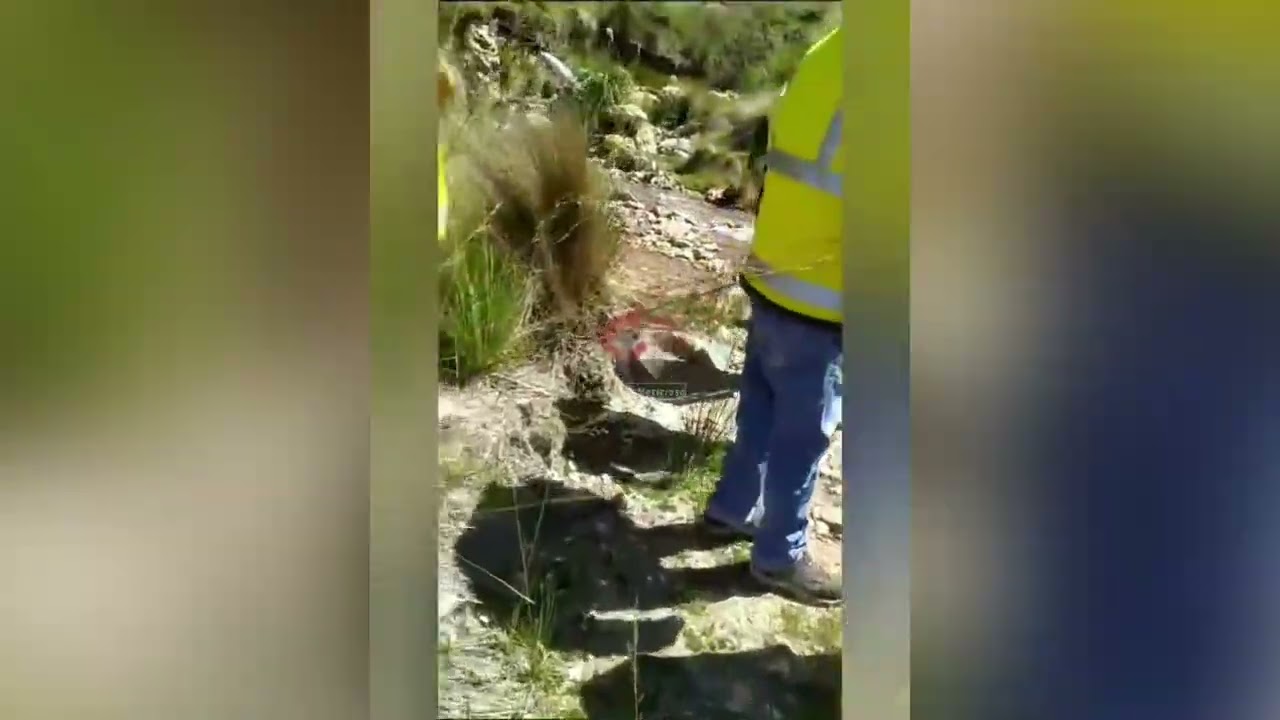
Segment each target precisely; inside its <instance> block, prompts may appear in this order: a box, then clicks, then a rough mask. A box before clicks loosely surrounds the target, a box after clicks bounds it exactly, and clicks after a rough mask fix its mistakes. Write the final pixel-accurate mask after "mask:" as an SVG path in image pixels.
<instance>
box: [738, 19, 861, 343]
mask: <svg viewBox="0 0 1280 720" xmlns="http://www.w3.org/2000/svg"><path fill="white" fill-rule="evenodd" d="M843 66H844V49H843V44H842V42H841V32H840V30H839V29H836V30H835V31H833V32H832V33H831V34H829V35H827V36H826V37H824V38H822V39H821V40H819V41H818V42H817V43H816V44H815V45H814V46H813V47H812V48H810V49H809V52H808V53H807V54H806V55H805V57H804V59H803V60H802V61H801V62H800V66H799V67H798V68H797V70H796V73H795V75H794V76H793V77H792V79H791V82H790V83H788V85H787V87H786V89H785V90H784V91H783V93H782V97H780V98H779V99H778V101H777V103H776V104H775V106H774V109H773V113H772V115H771V117H770V118H769V130H770V144H769V151H768V154H767V155H766V156H765V162H766V172H765V180H764V195H763V197H762V199H761V202H760V211H759V213H758V215H757V217H756V227H755V237H754V239H753V241H752V245H751V257H750V259H749V260H748V264H747V267H746V268H745V269H744V272H743V278H744V280H745V281H746V282H747V283H748V284H749V285H750V286H751V288H752V289H754V290H756V291H757V292H759V293H760V294H761V295H763V296H764V297H765V298H767V299H769V300H771V301H773V302H774V303H776V304H778V305H780V306H781V307H783V308H785V309H787V310H791V311H793V312H796V313H799V314H801V315H805V316H807V317H811V318H815V319H818V320H824V321H827V322H835V323H839V322H841V320H842V318H843V313H842V312H841V295H842V293H843V290H844V284H843V279H842V272H841V265H842V253H841V241H842V233H841V230H842V227H841V226H842V218H843V213H844V211H843V206H844V202H843V199H842V198H843V184H844V142H843V122H844V121H843V117H842V115H841V103H842V95H843V87H844V74H843V72H842V70H843Z"/></svg>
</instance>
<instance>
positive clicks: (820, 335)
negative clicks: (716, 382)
mask: <svg viewBox="0 0 1280 720" xmlns="http://www.w3.org/2000/svg"><path fill="white" fill-rule="evenodd" d="M843 356H844V353H843V350H842V348H841V333H840V331H839V330H838V329H835V328H829V329H828V328H823V327H820V326H817V325H814V324H810V323H806V322H803V321H801V320H799V319H797V318H795V317H793V316H791V315H788V314H786V313H785V312H783V311H781V310H779V309H778V308H776V307H774V306H772V305H770V304H769V303H767V302H764V301H761V300H758V299H756V298H752V302H751V320H750V324H749V326H748V329H747V348H746V362H745V367H744V368H743V371H742V380H741V386H740V388H739V397H738V415H737V422H738V436H737V439H736V441H735V442H734V444H733V447H732V448H731V449H730V450H729V454H728V456H727V457H726V458H725V461H724V471H723V474H722V475H721V477H720V482H719V483H718V484H717V485H716V490H715V492H714V493H713V494H712V496H711V500H710V502H709V503H708V505H707V515H708V516H710V517H711V518H712V519H714V520H717V521H720V522H723V523H726V524H728V525H731V526H733V527H736V528H738V529H740V530H743V531H744V532H754V535H755V543H754V547H753V548H752V553H751V561H752V563H753V564H754V565H755V566H756V567H757V568H760V569H762V570H780V569H785V568H787V567H790V566H791V565H794V564H795V562H796V561H797V560H799V559H800V558H801V557H802V556H803V555H804V553H805V547H806V544H807V534H808V532H807V531H808V526H809V504H810V502H811V501H812V499H813V488H814V483H815V482H816V481H817V478H818V463H819V461H820V460H821V459H822V456H823V454H824V453H825V452H826V451H827V447H828V446H829V445H830V442H831V434H832V433H833V432H834V431H835V429H836V425H837V424H838V423H839V422H840V409H841V406H840V396H841V382H842V375H841V362H842V360H843Z"/></svg>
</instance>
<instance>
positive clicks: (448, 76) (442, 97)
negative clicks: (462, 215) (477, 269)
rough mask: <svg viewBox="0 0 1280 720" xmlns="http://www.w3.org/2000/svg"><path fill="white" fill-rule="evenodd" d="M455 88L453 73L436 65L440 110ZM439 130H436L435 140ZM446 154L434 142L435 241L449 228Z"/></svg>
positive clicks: (450, 98)
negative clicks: (445, 167) (445, 172)
mask: <svg viewBox="0 0 1280 720" xmlns="http://www.w3.org/2000/svg"><path fill="white" fill-rule="evenodd" d="M456 92H457V87H456V84H455V82H454V79H453V73H452V72H451V71H450V69H449V67H448V66H447V65H445V64H444V63H443V62H440V63H439V64H438V69H437V71H436V96H437V99H438V100H439V108H440V110H442V111H443V110H444V109H445V108H447V107H448V106H449V104H450V102H452V101H453V97H454V94H455V93H456ZM438 137H439V130H437V138H438ZM447 157H448V154H447V153H446V152H445V147H444V142H443V141H440V140H437V141H436V167H437V170H436V173H437V175H436V239H437V240H444V235H445V230H446V229H447V228H448V226H449V189H448V186H447V185H446V183H445V175H444V166H445V161H446V159H447Z"/></svg>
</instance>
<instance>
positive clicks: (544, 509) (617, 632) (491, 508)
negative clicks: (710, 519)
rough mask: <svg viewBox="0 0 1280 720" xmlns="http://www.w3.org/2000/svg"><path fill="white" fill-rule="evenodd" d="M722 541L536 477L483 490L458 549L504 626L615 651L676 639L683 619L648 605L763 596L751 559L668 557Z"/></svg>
mask: <svg viewBox="0 0 1280 720" xmlns="http://www.w3.org/2000/svg"><path fill="white" fill-rule="evenodd" d="M724 544H725V541H724V540H718V539H712V538H708V537H705V536H704V535H703V534H701V533H699V532H698V529H697V527H696V526H695V525H693V524H678V525H669V526H665V527H658V528H652V529H646V528H640V527H637V526H636V525H635V524H634V523H633V522H632V521H631V520H630V519H629V518H627V516H626V515H625V514H624V513H623V512H622V506H621V499H620V498H619V499H617V500H612V499H608V498H604V497H601V496H599V495H595V494H592V493H589V492H585V491H582V490H577V489H574V488H569V487H567V486H565V485H563V484H561V483H559V482H556V481H552V480H547V479H541V478H536V479H531V480H527V481H525V482H523V483H521V484H520V485H518V486H515V487H512V486H509V485H502V484H499V483H494V484H492V485H489V486H488V487H487V488H485V490H484V491H483V494H482V497H481V499H480V503H479V505H478V506H477V508H476V510H475V513H474V514H473V516H472V518H471V521H470V523H469V526H468V528H467V530H466V531H464V532H463V534H462V535H461V537H460V538H459V539H458V542H457V544H456V545H455V546H454V552H455V554H456V556H457V558H458V566H459V568H460V569H461V570H462V572H463V574H464V575H466V577H467V579H468V581H469V583H470V585H471V587H472V590H473V591H474V593H475V595H476V598H477V599H478V600H479V601H480V603H481V609H482V611H483V612H484V613H485V614H487V615H488V616H490V617H491V618H493V619H494V620H495V621H496V622H498V623H502V624H504V625H505V624H509V623H510V624H516V623H519V624H521V625H522V626H523V627H524V628H525V629H526V630H528V629H532V630H534V632H536V633H537V636H538V639H539V641H540V642H542V643H543V644H544V645H546V646H547V647H548V648H550V649H553V650H560V651H582V652H586V653H588V654H591V655H597V656H606V655H611V656H616V655H627V654H630V653H632V652H640V653H649V652H656V651H658V650H661V649H663V648H666V647H670V646H671V645H673V644H674V643H675V642H676V639H677V638H678V637H679V634H680V631H681V629H682V628H683V626H684V621H683V620H682V619H681V618H680V617H679V616H677V615H674V614H670V613H668V614H665V615H664V614H662V613H661V612H659V613H657V614H656V615H657V616H654V614H652V613H647V612H644V611H661V610H664V609H667V608H672V607H674V606H676V605H680V604H682V603H685V602H689V601H692V600H706V601H716V600H721V599H725V598H728V597H732V596H744V595H745V596H752V595H759V594H761V593H762V592H763V591H762V590H761V589H760V588H759V587H758V586H756V585H755V584H754V582H753V581H752V580H751V578H750V575H749V574H748V572H747V567H746V564H745V563H735V564H732V565H728V566H723V567H715V568H705V569H704V568H698V569H687V570H686V569H681V570H668V569H665V568H663V567H662V566H661V563H660V559H661V558H662V557H665V556H669V555H673V554H676V553H679V552H683V551H685V550H690V549H711V548H715V547H719V546H723V545H724ZM618 611H622V612H618ZM626 611H633V612H630V613H629V612H626ZM634 611H640V612H641V613H643V615H637V614H636V613H635V612H634ZM601 613H614V615H615V616H613V617H601V616H600V614H601ZM508 626H510V625H508ZM633 645H634V647H633Z"/></svg>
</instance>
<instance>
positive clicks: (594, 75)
mask: <svg viewBox="0 0 1280 720" xmlns="http://www.w3.org/2000/svg"><path fill="white" fill-rule="evenodd" d="M634 87H635V82H634V81H633V80H632V79H631V76H630V75H629V74H628V73H627V71H626V70H624V69H622V68H610V69H607V70H603V71H598V70H590V69H584V70H581V71H580V72H579V77H578V86H577V88H575V90H574V93H573V97H574V100H575V103H576V105H577V109H578V112H579V114H580V115H581V116H582V120H583V122H584V123H585V125H586V128H587V131H588V132H589V133H594V132H595V130H596V128H597V127H599V125H600V120H601V118H602V117H603V116H604V113H605V112H606V111H607V110H609V108H612V107H617V106H618V105H621V104H622V103H623V102H625V101H626V99H627V96H628V95H630V93H631V90H632V88H634Z"/></svg>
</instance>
